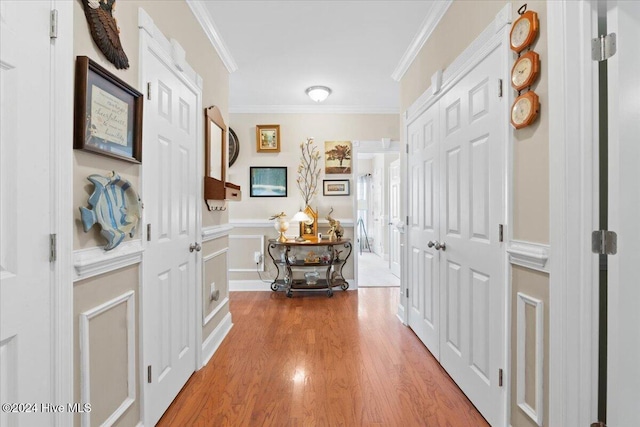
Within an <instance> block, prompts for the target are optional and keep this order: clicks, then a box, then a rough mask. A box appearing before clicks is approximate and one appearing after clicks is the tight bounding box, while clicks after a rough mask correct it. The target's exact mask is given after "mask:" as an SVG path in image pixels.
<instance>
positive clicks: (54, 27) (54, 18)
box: [49, 9, 58, 39]
mask: <svg viewBox="0 0 640 427" xmlns="http://www.w3.org/2000/svg"><path fill="white" fill-rule="evenodd" d="M49 38H51V39H57V38H58V11H57V10H56V9H53V10H52V11H51V14H50V15H49Z"/></svg>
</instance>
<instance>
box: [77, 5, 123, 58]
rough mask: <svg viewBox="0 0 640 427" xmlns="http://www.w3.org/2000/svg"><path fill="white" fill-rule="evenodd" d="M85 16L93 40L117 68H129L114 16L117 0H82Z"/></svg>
mask: <svg viewBox="0 0 640 427" xmlns="http://www.w3.org/2000/svg"><path fill="white" fill-rule="evenodd" d="M82 5H83V6H84V16H85V17H86V18H87V23H88V24H89V31H90V32H91V37H92V38H93V41H94V42H95V43H96V45H98V49H100V51H101V52H102V53H103V54H104V56H105V57H106V58H107V59H108V60H109V62H111V63H112V64H113V65H115V66H116V68H117V69H119V70H122V69H127V68H129V58H127V54H126V53H124V49H123V48H122V43H121V42H120V28H119V27H118V22H117V21H116V18H115V17H114V16H113V12H114V11H115V10H116V0H82Z"/></svg>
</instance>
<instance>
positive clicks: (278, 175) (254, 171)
mask: <svg viewBox="0 0 640 427" xmlns="http://www.w3.org/2000/svg"><path fill="white" fill-rule="evenodd" d="M249 197H287V168H286V167H284V166H251V167H249Z"/></svg>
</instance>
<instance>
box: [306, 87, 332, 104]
mask: <svg viewBox="0 0 640 427" xmlns="http://www.w3.org/2000/svg"><path fill="white" fill-rule="evenodd" d="M305 93H306V94H307V95H309V98H311V99H313V100H314V101H315V102H322V101H324V100H325V99H327V97H328V96H329V95H331V89H329V88H328V87H326V86H311V87H310V88H308V89H307V90H305Z"/></svg>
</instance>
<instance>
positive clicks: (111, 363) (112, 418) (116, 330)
mask: <svg viewBox="0 0 640 427" xmlns="http://www.w3.org/2000/svg"><path fill="white" fill-rule="evenodd" d="M135 323H136V319H135V296H134V291H129V292H126V293H124V294H122V295H120V296H118V297H116V298H114V299H112V300H110V301H107V302H105V303H104V304H101V305H99V306H97V307H94V308H92V309H90V310H87V311H85V312H83V313H80V317H79V333H80V335H79V339H80V381H81V386H80V402H81V403H91V404H92V406H91V412H85V413H83V414H81V426H82V427H89V426H91V425H92V424H93V425H100V426H111V425H113V424H114V423H116V422H117V421H118V419H119V418H120V417H121V416H122V414H124V412H125V411H126V410H127V409H128V408H129V407H130V406H131V405H132V404H133V402H134V401H135V399H136V377H135V375H136V366H135V364H136V341H135ZM113 348H121V349H122V352H121V353H122V354H118V353H114V352H113V351H111V352H110V354H109V352H106V351H105V350H106V349H113ZM105 354H108V356H105ZM105 375H106V376H108V377H109V381H105V380H104V376H105ZM96 377H101V379H102V380H98V379H97V378H96Z"/></svg>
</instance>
